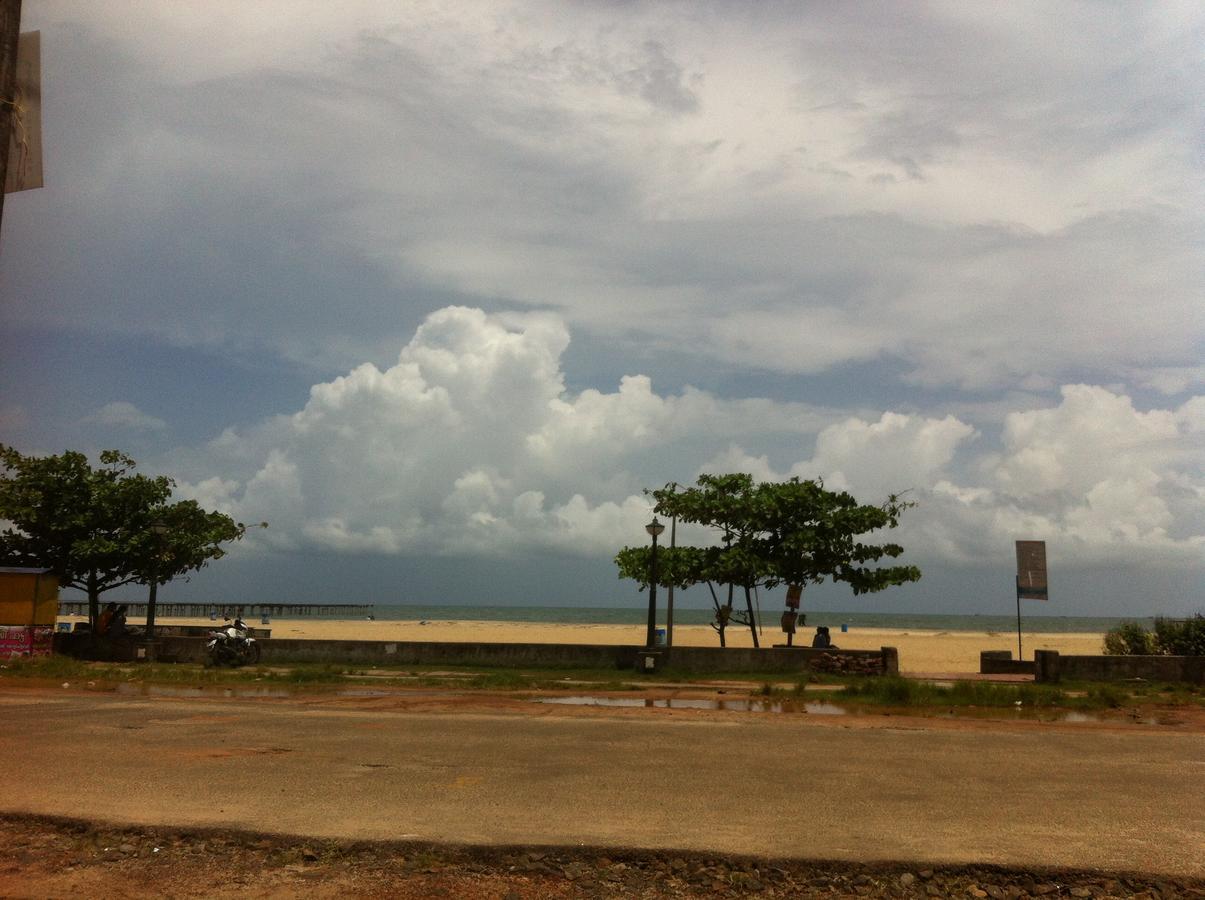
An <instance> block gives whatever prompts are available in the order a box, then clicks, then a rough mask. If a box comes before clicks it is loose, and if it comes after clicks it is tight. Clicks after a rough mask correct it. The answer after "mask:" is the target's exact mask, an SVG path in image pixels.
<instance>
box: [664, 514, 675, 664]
mask: <svg viewBox="0 0 1205 900" xmlns="http://www.w3.org/2000/svg"><path fill="white" fill-rule="evenodd" d="M677 537H678V517H677V516H674V517H673V518H671V519H670V520H669V549H670V550H673V549H674V548H675V547H677V546H678V544H677ZM670 558H671V559H672V558H673V554H672V553H671V554H670ZM673 645H674V585H673V582H670V585H669V587H668V588H666V598H665V646H666V649H668V648H670V647H672V646H673Z"/></svg>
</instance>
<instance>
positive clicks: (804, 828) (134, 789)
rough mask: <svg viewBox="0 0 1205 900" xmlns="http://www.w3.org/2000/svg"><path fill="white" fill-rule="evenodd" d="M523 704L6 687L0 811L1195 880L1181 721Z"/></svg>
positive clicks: (1189, 767)
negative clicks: (441, 706) (478, 706)
mask: <svg viewBox="0 0 1205 900" xmlns="http://www.w3.org/2000/svg"><path fill="white" fill-rule="evenodd" d="M353 706H354V704H353ZM533 708H534V707H533ZM536 712H537V713H539V714H537V715H525V714H518V713H515V712H513V711H499V712H496V713H490V712H463V711H460V712H457V711H443V712H421V711H414V710H399V709H363V708H344V707H342V706H340V705H339V704H337V703H329V702H328V703H304V702H297V701H293V700H283V701H280V700H276V701H269V700H222V699H175V698H173V699H162V698H143V697H128V698H127V697H116V696H112V695H99V694H92V695H72V694H70V693H68V692H67V691H62V692H53V691H47V690H43V691H30V690H22V689H17V690H14V689H11V688H10V689H5V690H3V691H0V715H2V716H3V717H4V727H3V733H2V734H0V761H2V765H3V769H4V782H3V784H4V789H3V799H2V800H0V809H4V810H6V811H25V812H38V813H49V814H60V815H73V816H81V817H86V818H100V819H107V820H111V821H118V822H131V823H142V824H164V825H228V826H234V827H240V828H250V829H257V830H269V831H274V832H286V833H296V834H305V835H313V836H321V837H352V838H372V839H421V840H432V841H448V842H470V843H482V844H492V845H498V844H569V845H572V844H578V843H581V844H588V845H603V846H639V847H667V848H683V849H697V850H713V851H723V852H729V853H757V854H769V855H775V856H794V857H808V858H847V859H861V860H909V861H917V862H924V861H932V862H991V863H1000V864H1008V865H1018V866H1040V865H1050V866H1073V867H1089V868H1106V869H1115V870H1116V869H1130V870H1142V871H1147V872H1155V873H1168V874H1178V875H1190V876H1197V877H1200V876H1202V875H1205V854H1203V853H1202V848H1203V847H1205V788H1203V785H1205V736H1202V735H1201V734H1199V733H1198V734H1177V733H1167V732H1151V731H1143V730H1140V729H1134V730H1133V731H1131V732H1129V733H1127V732H1124V731H1112V732H1107V731H1099V730H1091V731H1088V730H1084V731H1080V732H1077V731H1076V730H1075V729H1074V728H1069V727H1061V728H1057V727H1038V726H1035V727H1029V728H1015V727H1002V728H999V729H983V728H973V729H969V730H954V729H950V728H948V727H946V726H942V725H940V724H936V725H934V726H933V727H923V726H921V727H917V725H916V724H915V723H909V724H908V725H907V727H882V726H883V724H884V722H891V721H893V720H882V719H880V720H879V725H878V727H862V726H860V725H858V724H857V723H853V722H851V723H850V727H844V726H838V725H836V724H835V723H832V722H824V723H820V722H817V721H816V719H817V718H818V717H811V718H809V717H807V716H803V715H790V716H787V715H779V716H775V715H769V714H748V713H745V714H741V713H722V714H710V713H695V712H693V711H686V712H677V711H670V710H626V711H623V712H622V713H616V712H606V711H600V712H598V713H596V714H591V715H581V714H578V715H571V714H568V713H562V712H560V711H556V710H552V709H550V708H548V707H540V708H538V709H536ZM579 712H580V711H579Z"/></svg>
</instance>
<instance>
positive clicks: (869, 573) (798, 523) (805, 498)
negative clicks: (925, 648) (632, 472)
mask: <svg viewBox="0 0 1205 900" xmlns="http://www.w3.org/2000/svg"><path fill="white" fill-rule="evenodd" d="M646 493H649V494H651V496H652V497H653V499H654V501H655V505H654V512H655V513H656V514H657V515H659V516H665V517H669V518H673V517H676V518H677V519H678V521H679V522H686V523H694V524H697V525H702V526H704V527H707V528H711V529H714V531H715V535H716V538H717V543H716V544H715V545H712V546H707V547H676V548H673V549H669V548H658V553H657V583H658V585H659V586H664V587H669V586H670V585H673V586H674V587H678V588H685V587H689V586H691V585H693V584H702V583H710V584H717V583H718V584H728V585H735V586H738V587H741V588H743V589H744V590H745V592H746V595H747V594H748V592H749V590H750V589H753V588H758V587H763V588H774V587H777V586H779V585H782V584H786V585H790V586H792V587H797V588H799V589H801V590H802V588H804V587H805V586H806V585H808V584H819V583H821V582H823V581H824V580H825V579H829V580H831V581H842V582H846V583H847V584H849V586H850V588H851V589H852V590H853V592H854V593H855V594H864V593H872V592H875V591H881V590H883V589H885V588H887V587H890V586H892V585H898V584H904V583H906V582H910V581H917V580H918V579H919V578H920V577H921V573H920V569H918V568H917V567H916V566H903V565H888V566H878V565H873V564H874V563H878V562H879V561H880V560H883V559H884V558H887V559H894V558H896V557H899V556H900V555H901V554H902V553H903V552H904V548H903V547H901V546H900V545H899V544H895V543H881V544H872V543H867V542H864V541H863V540H861V539H860V538H861V536H863V535H866V534H869V533H871V532H875V531H879V530H880V529H885V528H886V529H890V528H895V527H897V526H898V524H899V521H900V517H901V516H902V515H903V513H904V512H905V510H907V509H908V508H910V507H911V506H913V505H915V504H913V503H911V502H909V501H906V500H903V499H902V498H901V497H900V496H899V495H892V496H891V497H889V498H888V499H887V500H886V501H885V502H883V503H882V504H880V505H878V506H873V505H865V504H859V503H858V501H857V500H856V499H854V497H853V496H852V495H850V494H849V493H847V492H845V491H830V490H828V489H826V488H825V487H824V482H823V481H821V480H819V479H817V480H801V479H799V478H791V479H788V480H787V481H782V482H762V483H756V482H754V480H753V477H752V476H751V475H746V474H743V473H734V474H728V475H702V476H700V477H699V479H698V482H697V486H696V487H690V488H686V489H681V488H680V487H679V485H677V484H672V483H671V484H667V485H666V486H665V487H663V488H661V489H659V490H654V491H647V492H646ZM650 556H651V550H650V548H649V547H625V548H624V549H623V550H621V551H620V552H619V554H618V555H617V556H616V557H615V562H616V565H617V566H618V567H619V576H620V577H621V578H632V579H634V580H635V581H636V582H637V583H638V584H639V585H640V587H641V589H643V588H645V587H647V586H648V583H649V573H650ZM713 595H714V592H713ZM716 606H717V611H719V609H720V603H719V601H718V599H717V600H716ZM728 612H729V614H730V613H731V592H729V600H728ZM722 621H726V618H724V619H723V620H722ZM721 638H722V630H721Z"/></svg>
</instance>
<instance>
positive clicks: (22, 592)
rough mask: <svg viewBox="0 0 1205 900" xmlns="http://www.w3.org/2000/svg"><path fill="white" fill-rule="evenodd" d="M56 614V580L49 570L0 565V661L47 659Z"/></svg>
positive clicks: (57, 592)
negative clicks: (32, 657)
mask: <svg viewBox="0 0 1205 900" xmlns="http://www.w3.org/2000/svg"><path fill="white" fill-rule="evenodd" d="M58 614H59V580H58V578H56V577H55V576H54V575H52V574H51V572H50V570H49V569H23V568H8V567H2V566H0V659H8V658H9V657H11V656H48V655H49V654H50V652H51V647H52V644H53V641H54V622H55V617H56V616H58Z"/></svg>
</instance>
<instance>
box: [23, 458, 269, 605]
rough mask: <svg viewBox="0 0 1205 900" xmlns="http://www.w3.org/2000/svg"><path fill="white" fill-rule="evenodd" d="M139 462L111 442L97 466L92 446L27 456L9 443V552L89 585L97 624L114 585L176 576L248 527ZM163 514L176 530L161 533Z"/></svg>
mask: <svg viewBox="0 0 1205 900" xmlns="http://www.w3.org/2000/svg"><path fill="white" fill-rule="evenodd" d="M136 465H137V464H136V463H135V462H134V460H132V459H131V458H130V457H128V456H126V455H125V454H124V453H121V452H120V451H117V450H105V451H103V452H102V453H101V454H100V465H99V466H98V467H95V468H94V467H93V466H92V465H90V464H89V462H88V458H87V457H86V456H85V455H84V454H83V453H78V452H75V451H67V452H66V453H63V454H62V455H60V456H40V457H39V456H25V455H23V454H21V453H19V452H17V451H16V450H14V449H13V448H12V447H8V446H5V445H4V444H0V524H4V525H5V528H4V530H3V531H0V560H4V561H5V562H7V563H8V564H10V565H26V566H40V567H44V568H47V569H50V570H52V571H53V572H54V573H55V574H56V575H57V576H58V578H59V583H60V584H62V585H65V586H69V587H74V588H78V589H79V590H81V591H83V592H84V593H86V594H87V595H88V617H89V619H90V621H91V622H92V624H93V625H95V624H96V617H97V613H98V610H99V605H100V603H99V597H100V595H101V594H102V593H104V592H105V591H109V590H112V589H113V588H117V587H121V586H122V585H126V584H131V583H139V584H150V583H152V582H154V583H156V584H166V583H167V582H168V581H170V580H171V579H173V578H175V577H176V576H178V575H182V574H184V573H186V572H191V571H195V570H197V569H200V568H202V567H203V566H205V565H207V564H208V563H209V561H210V560H214V559H220V558H221V557H222V556H223V555H225V550H223V549H222V544H225V543H228V542H230V541H237V540H239V539H240V538H242V536H243V534H244V533H245V532H246V526H244V525H243V524H242V523H241V522H235V521H234V519H232V518H230V516H227V515H224V514H223V513H218V512H208V511H206V510H204V509H202V508H201V507H200V506H198V505H197V503H196V502H195V501H193V500H182V501H178V502H175V503H173V502H171V498H172V489H173V488H174V487H175V481H173V480H172V479H171V478H168V477H166V476H164V475H159V476H155V477H148V476H146V475H141V474H138V473H135V472H134V468H135V467H136ZM3 520H7V522H3ZM160 522H161V523H163V524H164V525H166V526H167V529H166V532H165V533H164V534H162V535H157V534H154V533H153V532H152V531H151V525H153V524H155V523H160Z"/></svg>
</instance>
